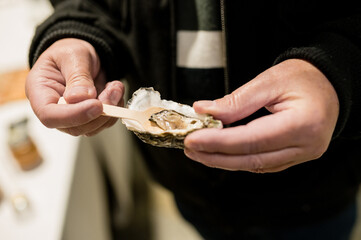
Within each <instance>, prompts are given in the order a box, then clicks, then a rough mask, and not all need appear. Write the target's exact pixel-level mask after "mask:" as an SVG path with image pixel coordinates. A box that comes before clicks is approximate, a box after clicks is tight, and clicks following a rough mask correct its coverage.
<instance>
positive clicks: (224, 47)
mask: <svg viewBox="0 0 361 240" xmlns="http://www.w3.org/2000/svg"><path fill="white" fill-rule="evenodd" d="M220 7H221V26H222V55H223V64H224V91H225V94H229V93H230V92H229V91H230V90H229V72H228V59H227V38H226V17H225V0H220Z"/></svg>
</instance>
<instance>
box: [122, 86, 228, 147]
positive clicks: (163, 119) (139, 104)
mask: <svg viewBox="0 0 361 240" xmlns="http://www.w3.org/2000/svg"><path fill="white" fill-rule="evenodd" d="M150 107H160V108H162V109H164V110H162V111H160V112H157V113H154V114H153V115H152V116H151V117H150V119H149V121H150V122H151V125H152V128H150V129H147V130H145V129H144V128H143V127H142V126H141V125H140V124H139V123H138V122H136V121H134V120H130V119H122V122H123V124H124V125H125V126H126V127H127V128H128V129H129V130H131V131H133V132H134V133H135V134H136V135H137V136H138V137H139V138H140V139H141V140H142V141H143V142H145V143H148V144H151V145H154V146H158V147H169V148H180V149H182V148H184V143H183V141H184V138H185V137H186V136H187V135H188V134H189V133H191V132H193V131H195V130H198V129H202V128H222V127H223V125H222V122H221V121H219V120H215V119H214V118H213V117H212V116H210V115H207V114H198V113H196V112H195V111H194V109H193V108H192V107H191V106H189V105H185V104H180V103H176V102H173V101H169V100H164V99H161V96H160V93H159V92H158V91H155V90H154V89H153V88H140V89H138V90H137V91H135V92H134V93H133V95H132V98H131V99H130V100H129V101H128V103H127V108H129V109H132V110H138V111H143V110H146V109H148V108H150Z"/></svg>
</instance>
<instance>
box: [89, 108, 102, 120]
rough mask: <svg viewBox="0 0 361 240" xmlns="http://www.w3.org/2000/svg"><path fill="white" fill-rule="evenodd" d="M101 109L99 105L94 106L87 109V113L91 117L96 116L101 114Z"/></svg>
mask: <svg viewBox="0 0 361 240" xmlns="http://www.w3.org/2000/svg"><path fill="white" fill-rule="evenodd" d="M100 114H101V111H100V108H99V107H92V108H90V109H89V110H88V111H87V115H88V117H89V118H96V117H98V116H100Z"/></svg>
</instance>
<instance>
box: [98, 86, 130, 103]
mask: <svg viewBox="0 0 361 240" xmlns="http://www.w3.org/2000/svg"><path fill="white" fill-rule="evenodd" d="M123 94H124V85H123V83H122V82H120V81H117V80H116V81H112V82H109V83H107V84H106V86H105V89H104V90H103V91H102V92H101V93H100V94H99V97H98V99H99V100H100V101H101V102H102V103H105V104H111V105H120V104H121V102H122V101H121V100H122V98H123Z"/></svg>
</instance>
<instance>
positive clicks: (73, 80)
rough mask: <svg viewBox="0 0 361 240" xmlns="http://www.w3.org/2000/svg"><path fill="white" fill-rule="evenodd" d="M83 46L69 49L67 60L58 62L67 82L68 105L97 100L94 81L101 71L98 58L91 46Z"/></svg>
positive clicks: (66, 96)
mask: <svg viewBox="0 0 361 240" xmlns="http://www.w3.org/2000/svg"><path fill="white" fill-rule="evenodd" d="M83 44H84V46H82V45H79V46H78V47H77V48H76V49H69V50H68V52H66V55H67V58H64V59H57V61H56V62H57V63H58V64H59V69H60V71H61V72H62V74H63V76H64V78H65V81H66V89H65V92H64V98H65V100H66V101H67V102H68V103H76V102H80V101H83V100H86V99H90V98H95V97H96V95H97V93H96V88H95V86H94V79H95V78H96V77H97V75H98V74H99V71H100V64H99V60H98V56H97V54H96V52H95V51H94V49H93V48H92V47H91V46H90V44H88V43H83ZM88 45H89V46H88Z"/></svg>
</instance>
